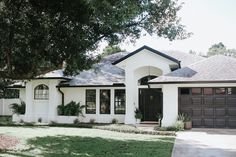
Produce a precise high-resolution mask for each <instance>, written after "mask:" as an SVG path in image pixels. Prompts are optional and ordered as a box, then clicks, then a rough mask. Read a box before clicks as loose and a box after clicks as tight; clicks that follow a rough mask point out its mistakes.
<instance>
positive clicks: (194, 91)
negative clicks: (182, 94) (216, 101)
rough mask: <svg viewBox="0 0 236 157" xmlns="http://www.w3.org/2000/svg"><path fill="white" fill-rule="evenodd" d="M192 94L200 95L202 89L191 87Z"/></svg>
mask: <svg viewBox="0 0 236 157" xmlns="http://www.w3.org/2000/svg"><path fill="white" fill-rule="evenodd" d="M192 94H193V95H200V94H202V89H201V88H192Z"/></svg>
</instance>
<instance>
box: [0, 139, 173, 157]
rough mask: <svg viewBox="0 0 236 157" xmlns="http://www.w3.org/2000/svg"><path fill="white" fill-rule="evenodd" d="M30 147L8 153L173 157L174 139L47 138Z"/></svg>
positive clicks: (31, 143)
mask: <svg viewBox="0 0 236 157" xmlns="http://www.w3.org/2000/svg"><path fill="white" fill-rule="evenodd" d="M28 144H30V145H31V148H29V149H28V150H24V151H21V152H5V153H6V154H8V155H16V156H36V155H32V153H30V152H35V151H32V150H37V151H36V152H37V155H38V156H45V157H55V156H57V157H60V156H61V157H64V156H66V157H74V156H80V157H87V156H90V157H126V156H127V157H170V156H171V152H172V148H173V144H174V138H167V137H163V138H159V139H158V140H155V141H135V140H127V141H125V140H113V139H104V138H99V137H96V138H92V137H80V136H47V137H37V138H33V139H29V140H28ZM36 148H37V149H36ZM0 156H1V155H0Z"/></svg>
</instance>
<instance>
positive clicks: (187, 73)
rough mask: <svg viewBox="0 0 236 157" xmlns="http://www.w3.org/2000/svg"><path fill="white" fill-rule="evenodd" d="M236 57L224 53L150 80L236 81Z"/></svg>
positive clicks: (174, 82) (170, 81)
mask: <svg viewBox="0 0 236 157" xmlns="http://www.w3.org/2000/svg"><path fill="white" fill-rule="evenodd" d="M233 67H236V59H235V58H232V57H226V56H222V55H217V56H212V57H209V58H206V59H204V60H202V61H199V62H196V63H194V64H191V65H189V66H187V67H184V68H181V69H178V70H176V71H173V72H171V73H168V74H166V75H163V76H160V77H158V78H156V79H153V80H151V81H149V83H150V84H178V83H208V82H215V83H219V82H229V83H230V82H236V69H235V68H233Z"/></svg>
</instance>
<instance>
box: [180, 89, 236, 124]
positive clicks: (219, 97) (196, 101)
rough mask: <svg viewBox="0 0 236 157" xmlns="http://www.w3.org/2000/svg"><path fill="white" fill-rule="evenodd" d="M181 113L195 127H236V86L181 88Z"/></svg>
mask: <svg viewBox="0 0 236 157" xmlns="http://www.w3.org/2000/svg"><path fill="white" fill-rule="evenodd" d="M179 113H185V114H188V115H189V116H191V118H192V122H193V127H206V128H236V88H235V87H232V88H231V87H227V88H226V87H219V88H209V87H207V88H179Z"/></svg>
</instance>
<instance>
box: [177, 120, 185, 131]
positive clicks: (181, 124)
mask: <svg viewBox="0 0 236 157" xmlns="http://www.w3.org/2000/svg"><path fill="white" fill-rule="evenodd" d="M175 129H176V131H183V130H184V122H183V121H180V120H178V121H176V122H175Z"/></svg>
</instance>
